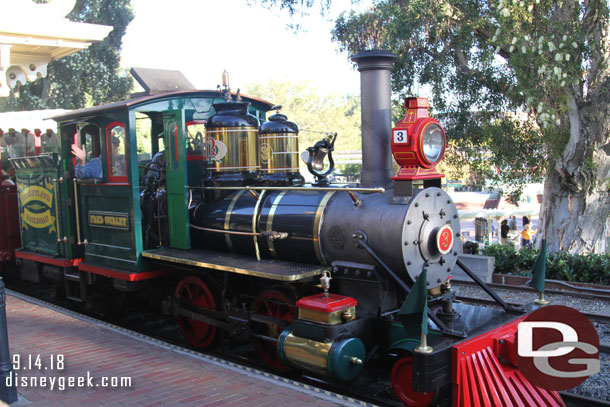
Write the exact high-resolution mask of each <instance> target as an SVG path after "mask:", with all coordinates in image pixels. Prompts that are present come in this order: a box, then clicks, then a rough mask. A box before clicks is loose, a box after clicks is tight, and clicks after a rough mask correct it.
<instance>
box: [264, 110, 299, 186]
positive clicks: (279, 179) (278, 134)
mask: <svg viewBox="0 0 610 407" xmlns="http://www.w3.org/2000/svg"><path fill="white" fill-rule="evenodd" d="M258 145H259V152H260V154H259V158H260V164H261V169H260V171H261V175H262V181H263V182H264V183H265V184H272V185H275V184H277V185H299V184H302V183H303V182H304V179H303V176H302V175H301V174H300V173H299V127H298V126H297V125H296V124H295V123H293V122H291V121H288V118H287V117H286V116H285V115H283V114H279V113H278V114H274V115H273V116H271V117H269V121H267V122H265V123H263V124H262V125H261V128H260V130H259V136H258Z"/></svg>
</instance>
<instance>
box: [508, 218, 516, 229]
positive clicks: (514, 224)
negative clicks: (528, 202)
mask: <svg viewBox="0 0 610 407" xmlns="http://www.w3.org/2000/svg"><path fill="white" fill-rule="evenodd" d="M508 226H510V230H517V218H516V217H515V215H513V216H511V217H510V221H509V222H508Z"/></svg>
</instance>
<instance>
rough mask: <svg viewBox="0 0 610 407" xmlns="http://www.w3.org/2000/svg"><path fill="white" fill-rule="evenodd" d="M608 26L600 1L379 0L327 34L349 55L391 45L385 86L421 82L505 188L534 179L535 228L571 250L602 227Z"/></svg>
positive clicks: (588, 247) (609, 85) (587, 247)
mask: <svg viewBox="0 0 610 407" xmlns="http://www.w3.org/2000/svg"><path fill="white" fill-rule="evenodd" d="M273 3H276V4H282V5H283V4H293V5H294V3H295V2H294V1H292V0H275V1H273ZM301 4H302V2H301ZM609 34H610V33H609V6H608V2H607V1H606V0H581V1H578V0H487V1H485V0H450V1H449V0H409V1H407V0H381V1H378V2H375V3H374V5H373V6H372V8H371V9H369V10H368V11H366V12H364V13H353V12H351V13H346V14H343V15H342V16H340V17H339V18H338V19H337V21H336V24H335V28H334V31H333V36H334V39H335V40H336V41H337V42H338V43H339V44H340V47H341V49H342V50H344V51H348V53H349V54H354V53H356V52H359V51H361V50H363V49H370V48H386V49H390V50H392V51H393V52H395V53H396V54H398V55H399V59H398V61H397V62H396V64H395V70H394V72H393V88H394V91H396V92H398V93H400V94H403V95H406V94H410V93H412V91H413V89H415V88H416V87H418V86H422V85H428V86H429V87H430V89H431V91H432V93H433V95H434V97H433V103H434V105H435V107H436V109H437V110H439V111H440V112H443V113H445V114H446V115H447V117H450V118H451V119H450V120H448V134H449V135H450V136H451V137H452V138H453V141H454V142H455V144H456V145H457V146H458V149H459V151H460V153H461V155H462V157H463V158H464V159H466V160H469V161H470V163H475V164H476V163H477V162H478V163H482V164H483V163H485V162H488V163H489V164H493V166H494V167H495V169H496V178H497V180H498V181H502V182H504V183H508V184H509V185H517V186H518V185H519V184H521V183H523V182H526V181H527V180H530V179H535V178H537V177H541V176H545V187H544V198H543V202H542V207H541V212H540V223H539V231H540V232H541V233H539V235H541V236H546V238H547V240H548V243H549V246H548V248H549V251H551V252H554V251H558V250H563V251H570V252H580V253H584V252H596V251H601V250H602V249H603V247H604V245H605V242H604V240H605V238H606V234H607V231H608V229H609V227H610V219H609V215H610V157H609V154H610V143H609V141H610V114H609V113H610V112H609V106H610V103H609V102H610V92H608V89H610V65H609V62H610V37H609ZM507 112H515V113H518V112H522V114H525V115H528V116H529V118H528V119H526V120H518V119H517V118H516V116H515V115H511V114H506V113H507ZM606 151H607V152H606ZM476 167H477V166H476V165H475V166H474V168H475V169H477V168H476ZM480 167H481V168H480V169H481V170H482V171H485V170H486V168H484V167H485V165H481V166H480Z"/></svg>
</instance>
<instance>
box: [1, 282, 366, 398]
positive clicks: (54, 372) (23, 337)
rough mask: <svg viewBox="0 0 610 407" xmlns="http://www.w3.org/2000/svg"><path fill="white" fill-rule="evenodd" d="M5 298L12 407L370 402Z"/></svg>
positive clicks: (12, 296)
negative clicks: (14, 389)
mask: <svg viewBox="0 0 610 407" xmlns="http://www.w3.org/2000/svg"><path fill="white" fill-rule="evenodd" d="M35 302H36V301H35ZM6 304H7V308H6V311H7V317H8V333H9V346H10V351H11V356H12V358H13V362H14V368H15V370H14V371H13V372H14V375H13V379H14V382H13V385H14V384H17V391H18V393H19V400H18V401H17V402H16V403H13V404H11V406H19V407H21V406H27V407H34V406H41V407H42V406H44V407H66V406H88V407H95V406H141V407H157V406H193V407H195V406H197V407H198V406H207V407H214V406H226V407H242V406H244V407H245V406H248V407H263V406H265V407H271V406H291V407H305V406H308V407H316V406H317V407H335V406H370V405H371V404H369V403H364V402H360V401H355V400H353V399H350V398H347V397H345V396H341V395H336V394H334V393H331V392H327V391H323V390H319V389H315V388H313V387H311V386H307V385H304V384H301V383H296V382H293V381H290V380H288V379H284V378H280V377H277V376H275V375H272V374H269V373H265V372H261V371H258V370H256V369H251V368H245V367H242V366H239V365H237V364H233V363H230V362H226V361H223V360H221V359H218V358H214V357H211V356H206V355H201V354H198V353H196V352H190V351H187V350H183V349H181V348H179V347H175V346H172V345H168V344H165V343H163V342H161V341H156V340H154V339H150V338H147V337H144V336H141V335H139V334H135V333H132V332H130V331H127V330H124V329H122V328H118V327H115V326H113V325H110V324H105V323H103V322H99V321H96V320H93V319H89V318H87V317H83V316H81V315H78V314H73V313H71V312H70V311H65V310H62V309H58V308H56V307H54V306H52V305H47V304H40V305H39V304H37V303H34V302H32V300H30V299H28V298H27V297H23V296H21V295H20V294H16V293H12V292H8V291H7V296H6ZM17 363H18V366H17V365H16V364H17ZM17 367H18V368H19V369H16V368H17ZM71 378H74V379H71ZM126 378H129V379H126ZM71 381H72V386H70V382H71ZM62 383H63V386H62ZM23 384H27V386H24V385H23ZM34 384H35V386H34ZM43 384H44V385H43ZM79 384H80V385H82V387H79ZM62 387H63V389H62ZM337 396H338V397H337ZM0 404H2V403H1V402H0Z"/></svg>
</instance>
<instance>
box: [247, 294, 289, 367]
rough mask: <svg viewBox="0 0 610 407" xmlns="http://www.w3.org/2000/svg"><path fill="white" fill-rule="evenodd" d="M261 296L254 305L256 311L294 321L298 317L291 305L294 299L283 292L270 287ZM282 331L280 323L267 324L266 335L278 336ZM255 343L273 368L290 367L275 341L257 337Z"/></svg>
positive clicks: (262, 356) (257, 349)
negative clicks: (278, 352)
mask: <svg viewBox="0 0 610 407" xmlns="http://www.w3.org/2000/svg"><path fill="white" fill-rule="evenodd" d="M259 297H260V298H261V299H260V300H258V301H256V302H255V303H254V305H253V307H252V308H253V310H254V311H255V312H256V313H258V314H262V315H266V316H270V317H274V318H279V319H283V320H284V321H288V322H292V320H293V319H294V318H296V316H297V310H296V308H294V307H292V306H291V305H294V300H293V299H291V298H290V297H289V296H288V295H286V294H284V293H283V292H281V291H279V290H275V289H269V290H265V291H263V292H262V293H261V294H260V295H259ZM281 333H282V327H281V326H280V325H274V324H266V329H265V331H264V335H266V336H269V337H272V338H277V337H279V336H280V334H281ZM253 343H254V347H255V348H256V351H257V352H258V354H259V355H260V357H261V358H262V359H263V360H264V361H265V363H267V365H269V366H270V367H271V368H272V369H274V370H277V371H287V370H289V369H290V368H289V367H288V366H286V365H285V364H283V363H282V361H281V360H280V358H279V356H278V355H277V345H276V343H275V342H271V341H265V340H263V339H258V338H256V339H254V340H253Z"/></svg>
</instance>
